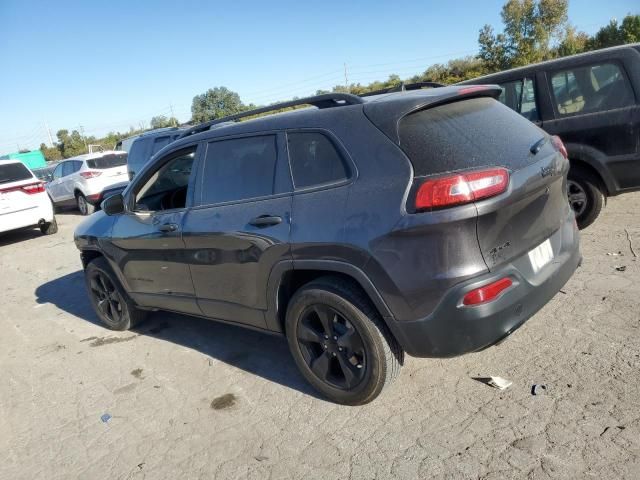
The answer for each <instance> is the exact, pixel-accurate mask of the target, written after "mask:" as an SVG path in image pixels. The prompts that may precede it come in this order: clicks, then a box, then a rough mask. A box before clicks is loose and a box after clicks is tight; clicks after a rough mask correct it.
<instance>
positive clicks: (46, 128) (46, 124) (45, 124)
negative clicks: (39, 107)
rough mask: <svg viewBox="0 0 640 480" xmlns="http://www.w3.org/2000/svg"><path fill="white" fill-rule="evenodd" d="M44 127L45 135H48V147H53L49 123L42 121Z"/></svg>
mask: <svg viewBox="0 0 640 480" xmlns="http://www.w3.org/2000/svg"><path fill="white" fill-rule="evenodd" d="M44 129H45V130H46V131H47V135H49V147H50V148H53V137H52V136H51V129H50V128H49V123H47V121H46V120H45V121H44Z"/></svg>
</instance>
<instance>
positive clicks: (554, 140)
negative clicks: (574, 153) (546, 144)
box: [551, 135, 569, 160]
mask: <svg viewBox="0 0 640 480" xmlns="http://www.w3.org/2000/svg"><path fill="white" fill-rule="evenodd" d="M551 145H553V146H554V148H555V149H556V150H558V151H559V152H560V153H561V154H562V156H563V157H564V159H565V160H567V159H568V158H569V153H568V152H567V147H565V146H564V143H563V142H562V140H561V139H560V137H559V136H557V135H553V136H552V137H551Z"/></svg>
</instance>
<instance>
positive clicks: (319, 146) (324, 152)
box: [287, 132, 349, 188]
mask: <svg viewBox="0 0 640 480" xmlns="http://www.w3.org/2000/svg"><path fill="white" fill-rule="evenodd" d="M287 140H288V147H289V161H290V162H291V173H292V174H293V184H294V186H295V188H307V187H312V186H316V185H326V184H329V183H335V182H339V181H341V180H346V179H347V178H348V177H349V170H348V168H347V165H346V163H345V161H344V159H343V158H342V156H341V155H340V153H339V152H338V151H337V150H336V147H335V146H334V145H333V142H331V140H329V138H327V137H326V136H325V135H323V134H321V133H317V132H293V133H288V134H287Z"/></svg>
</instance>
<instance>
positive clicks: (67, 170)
mask: <svg viewBox="0 0 640 480" xmlns="http://www.w3.org/2000/svg"><path fill="white" fill-rule="evenodd" d="M72 173H73V162H64V163H63V164H62V176H63V177H66V176H67V175H71V174H72Z"/></svg>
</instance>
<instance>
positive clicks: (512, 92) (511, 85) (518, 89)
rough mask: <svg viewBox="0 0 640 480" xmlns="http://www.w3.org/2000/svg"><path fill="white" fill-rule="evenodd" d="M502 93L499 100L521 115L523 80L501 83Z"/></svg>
mask: <svg viewBox="0 0 640 480" xmlns="http://www.w3.org/2000/svg"><path fill="white" fill-rule="evenodd" d="M500 88H502V92H501V93H500V96H499V97H498V100H499V101H500V102H502V103H504V104H505V105H506V106H507V107H509V108H510V109H512V110H515V111H516V112H518V113H520V98H521V97H522V80H521V79H520V80H515V81H513V82H507V83H501V84H500Z"/></svg>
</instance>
